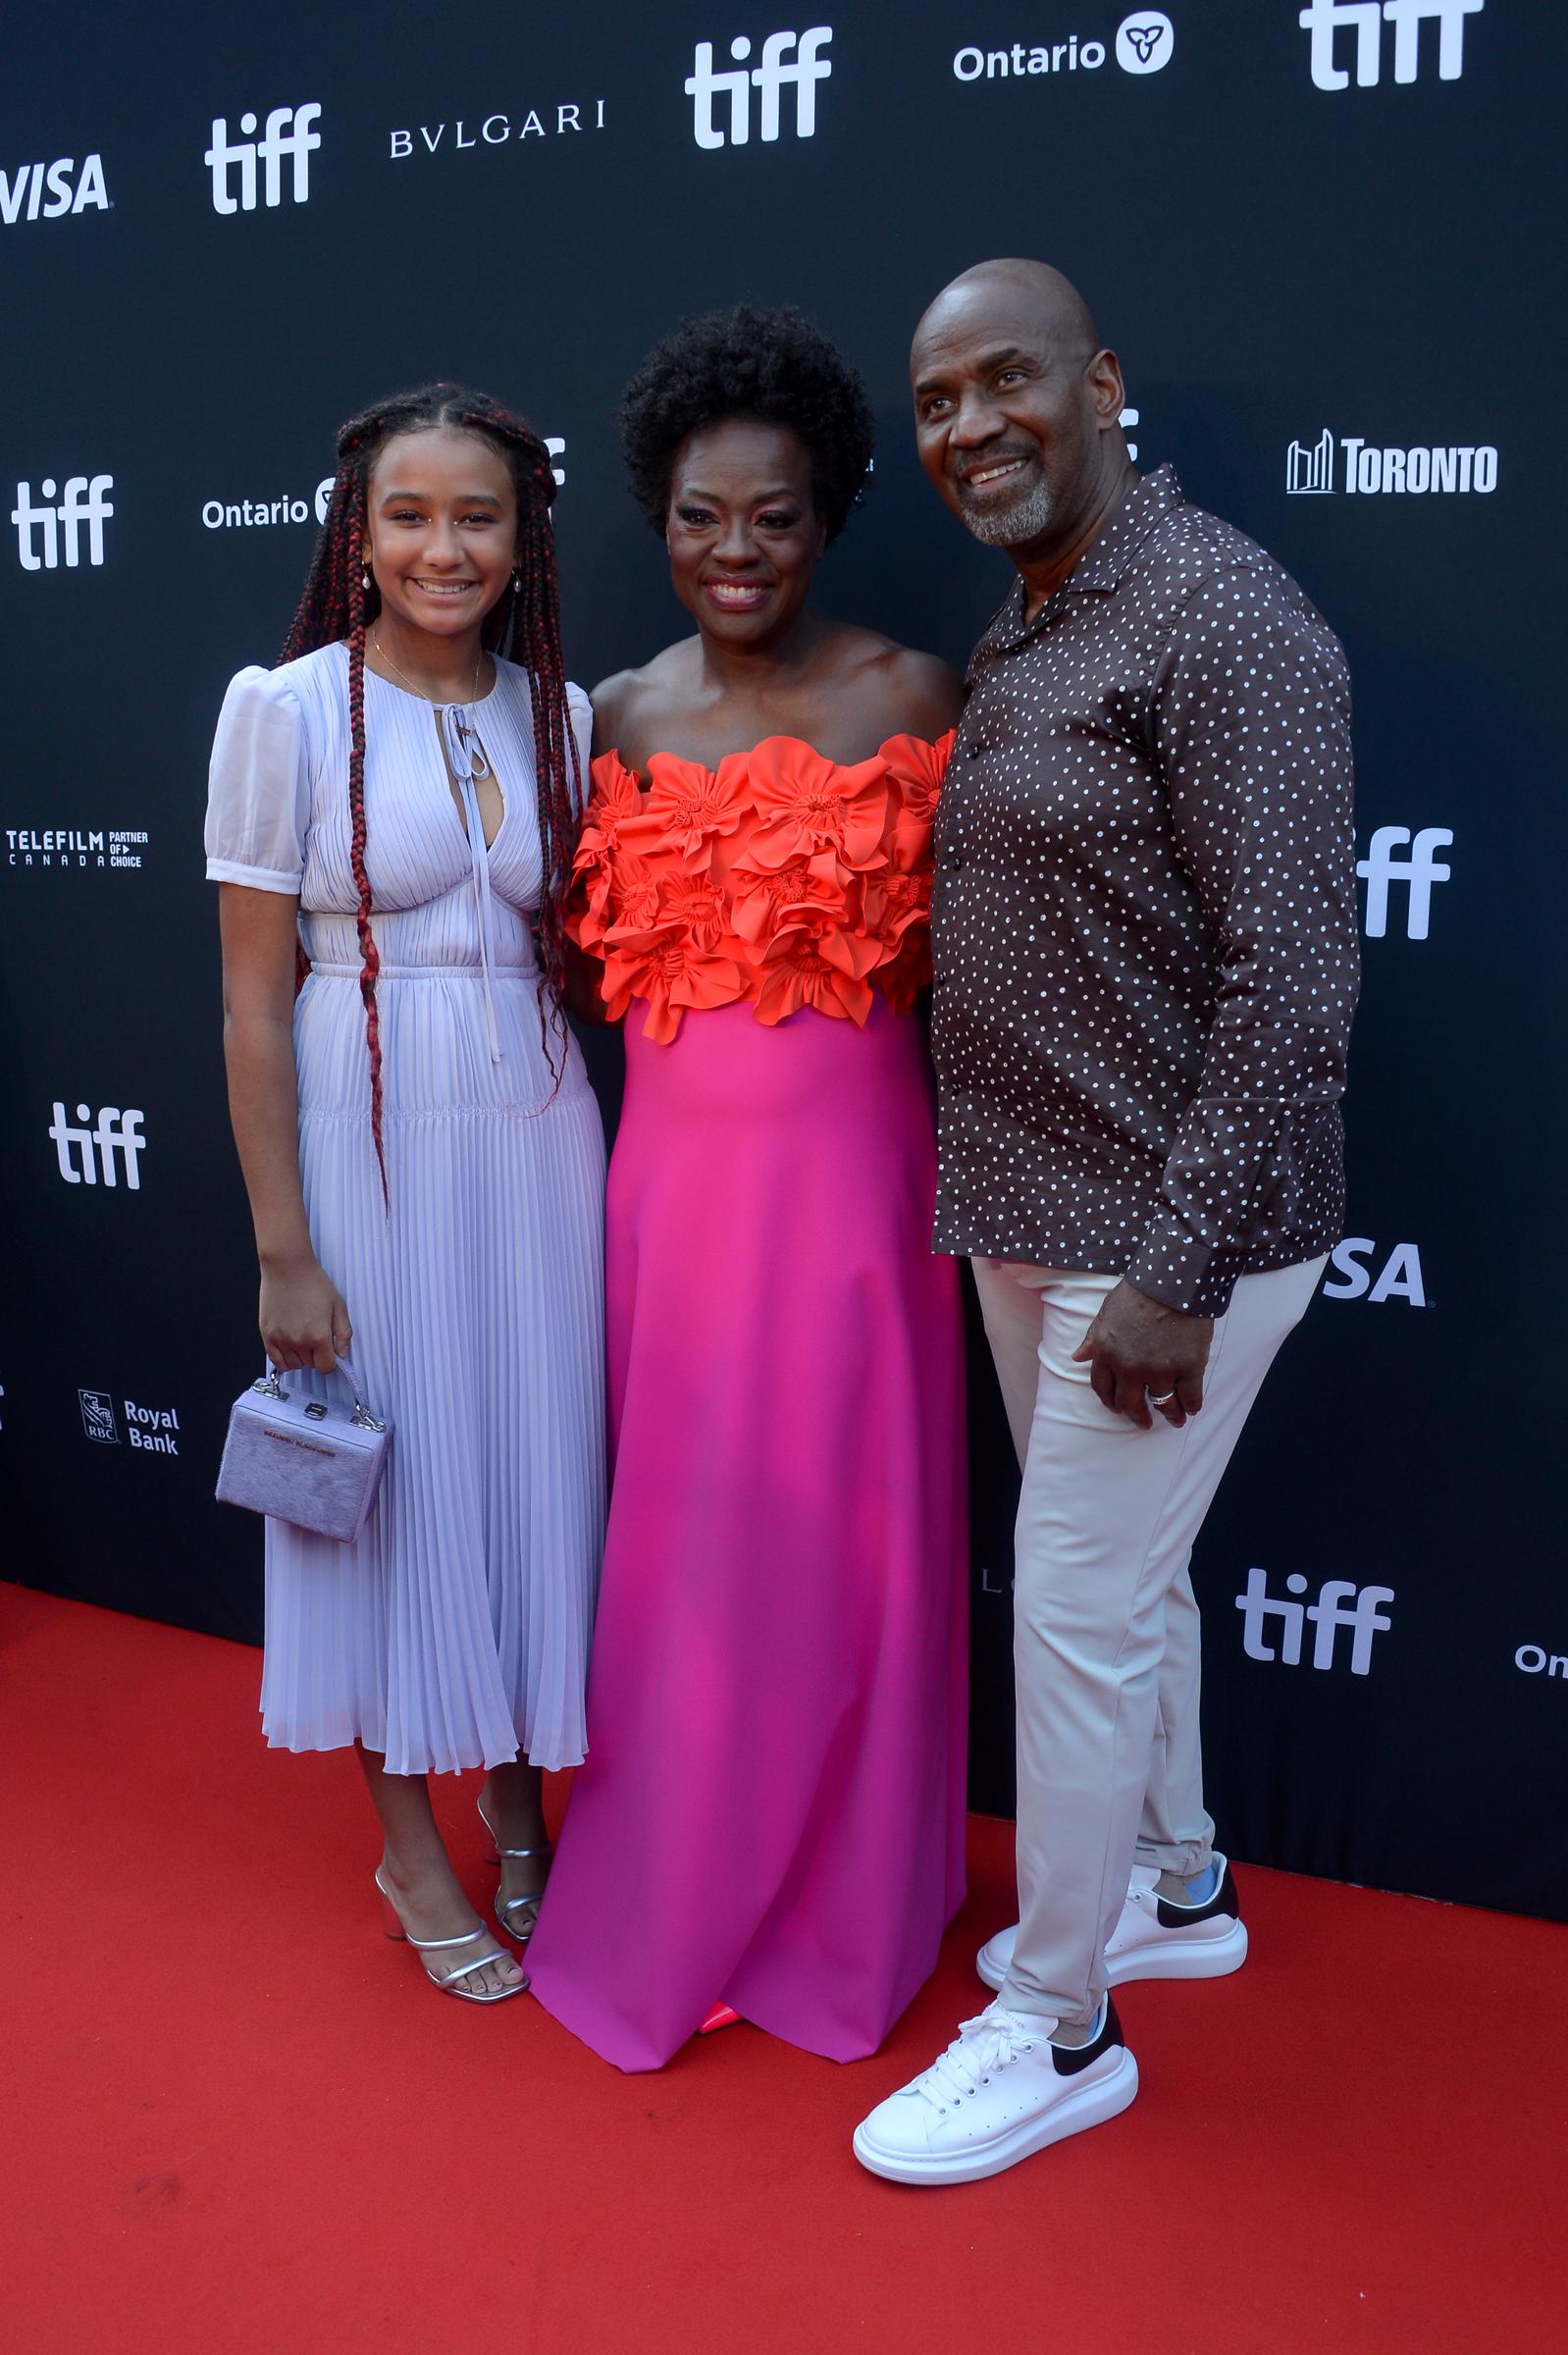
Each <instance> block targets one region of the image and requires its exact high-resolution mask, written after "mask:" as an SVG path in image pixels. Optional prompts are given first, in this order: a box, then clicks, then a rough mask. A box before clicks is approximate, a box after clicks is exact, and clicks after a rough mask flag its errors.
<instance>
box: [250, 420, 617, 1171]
mask: <svg viewBox="0 0 1568 2355" xmlns="http://www.w3.org/2000/svg"><path fill="white" fill-rule="evenodd" d="M441 427H445V428H448V429H451V430H455V431H458V432H462V433H471V434H477V435H480V436H482V437H483V439H484V440H486V441H487V442H490V443H491V444H492V445H494V446H495V448H496V449H497V451H498V452H499V454H500V456H501V457H502V458H503V459H504V460H505V463H506V467H507V470H508V472H509V473H510V475H511V478H512V483H513V486H514V488H515V490H516V493H517V553H516V561H515V564H514V566H513V569H512V573H511V577H510V579H509V581H508V583H507V586H506V588H505V589H504V590H503V592H502V593H501V595H500V597H499V598H497V602H496V603H495V604H494V605H493V606H492V607H491V609H490V611H489V612H488V613H487V614H486V616H485V619H484V622H483V624H482V627H481V638H482V641H483V643H484V645H485V647H486V648H487V649H488V650H489V651H490V652H491V653H493V654H500V655H502V656H507V655H510V656H512V658H513V659H515V660H516V661H518V662H520V663H521V664H522V665H523V666H524V668H525V669H526V670H527V673H528V686H529V694H530V698H531V700H532V704H533V713H534V773H535V782H536V792H537V799H538V805H539V840H540V848H541V851H542V853H543V856H544V892H543V896H542V898H541V900H540V907H539V950H540V964H541V966H542V968H543V971H544V980H545V987H544V989H543V990H542V991H541V992H540V1000H539V1027H540V1037H541V1039H542V1040H543V1042H544V1047H545V1055H546V1060H547V1061H548V1063H549V1068H550V1070H551V1072H552V1073H553V1074H554V1080H555V1085H556V1087H557V1088H558V1087H559V1085H560V1082H561V1075H562V1073H563V1072H564V1070H565V1068H566V1066H565V1055H564V1051H563V1052H562V1054H561V1058H560V1061H559V1063H558V1064H557V1062H556V1059H555V1055H554V1053H553V1052H552V1049H551V1043H550V1039H551V1033H553V1034H554V1037H555V1039H556V1040H557V1041H558V1042H559V1043H560V1045H561V1047H562V1049H563V1050H564V1046H565V1042H566V1037H567V1030H566V1013H565V987H566V946H565V943H566V933H565V926H564V923H563V920H562V919H563V913H564V908H565V900H566V888H567V884H568V882H569V880H570V875H571V862H572V851H573V846H574V841H575V837H576V832H577V822H578V821H577V812H578V810H579V808H580V806H581V802H582V778H581V775H580V772H579V764H578V757H577V742H576V739H575V737H574V736H573V734H572V726H571V715H570V713H569V711H568V709H567V706H566V670H565V665H564V663H563V661H562V659H561V646H560V615H559V609H558V603H557V599H556V591H555V548H554V537H553V534H552V532H551V529H550V522H549V508H550V503H551V501H552V500H553V498H554V497H555V477H554V474H553V472H552V471H551V468H550V462H549V451H548V450H547V449H546V447H545V445H544V443H543V442H542V441H541V440H540V438H539V436H538V435H537V434H536V433H535V432H534V431H533V429H532V427H530V426H528V425H526V424H525V423H524V421H523V419H522V418H521V417H519V416H517V415H516V414H515V412H514V411H513V410H511V409H507V408H503V407H502V406H501V404H500V402H499V401H497V400H492V399H491V398H490V396H489V394H488V393H485V392H467V391H465V390H464V388H463V387H461V386H459V385H445V384H436V385H423V386H421V387H420V388H419V390H418V391H417V392H399V393H397V394H395V395H394V396H393V398H392V399H391V400H383V401H378V402H376V404H375V405H374V407H372V408H368V409H364V410H361V412H360V414H359V415H358V416H357V417H350V418H349V419H348V421H347V423H346V424H345V425H343V426H341V427H340V429H339V433H338V475H337V480H336V481H335V482H334V484H333V487H332V497H331V499H330V500H329V502H328V506H327V516H326V520H325V522H324V523H323V524H322V527H321V533H320V536H319V537H318V539H317V542H316V552H315V554H314V555H313V556H312V558H311V563H310V571H309V573H308V574H307V576H306V579H305V587H304V593H303V595H302V596H301V598H300V600H299V609H298V611H297V612H296V613H295V615H294V618H293V624H292V626H291V628H290V629H289V632H288V636H287V639H286V640H285V642H284V650H283V653H282V654H281V655H280V656H279V659H280V661H283V662H291V661H293V660H294V659H295V658H296V657H297V656H298V655H300V654H312V653H314V651H315V649H316V648H317V647H320V646H333V645H336V644H338V643H339V641H340V640H346V641H347V645H348V717H349V726H350V731H351V751H350V754H349V760H348V813H349V861H350V864H351V865H352V868H353V876H354V885H355V889H356V890H357V892H358V895H359V904H358V909H357V922H358V930H359V953H360V957H361V960H362V965H361V969H360V975H359V991H360V995H361V997H362V998H363V999H364V1002H365V1043H366V1046H367V1048H368V1050H369V1056H370V1127H371V1135H372V1137H373V1138H374V1140H375V1146H376V1162H377V1166H378V1168H379V1169H380V1171H381V1183H382V1192H383V1195H385V1194H386V1191H387V1162H386V1157H385V1154H384V1153H383V1150H382V1133H381V1128H382V1095H381V1022H380V1017H379V1015H378V1013H377V1008H376V976H377V973H378V971H379V969H380V964H381V958H380V954H379V952H378V950H377V947H376V936H375V934H374V932H373V931H372V929H371V922H370V918H371V897H370V882H369V878H368V876H367V875H366V872H365V630H366V627H367V625H368V624H370V623H371V622H373V621H374V620H375V618H376V616H377V614H378V613H379V612H380V611H381V592H380V590H379V589H378V588H377V586H376V584H375V582H374V580H372V581H371V582H370V584H369V586H368V587H367V586H366V584H365V554H364V550H365V520H366V496H367V492H368V489H369V484H370V477H371V472H372V470H373V468H374V466H375V464H376V460H377V458H378V457H379V456H380V455H381V452H382V450H383V448H384V447H385V446H386V445H387V443H388V442H390V441H391V440H392V436H393V435H394V434H413V433H428V432H431V431H433V430H435V429H437V428H441ZM547 999H548V1001H549V1017H548V1020H547V1014H546V1001H547Z"/></svg>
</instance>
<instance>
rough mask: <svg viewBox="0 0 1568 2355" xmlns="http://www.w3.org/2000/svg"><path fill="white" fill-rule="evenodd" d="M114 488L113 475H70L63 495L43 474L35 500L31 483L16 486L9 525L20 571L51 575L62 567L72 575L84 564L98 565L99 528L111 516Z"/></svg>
mask: <svg viewBox="0 0 1568 2355" xmlns="http://www.w3.org/2000/svg"><path fill="white" fill-rule="evenodd" d="M114 487H115V478H114V476H113V475H112V474H73V475H68V476H67V478H66V485H65V489H64V491H61V490H60V488H59V485H58V484H57V483H56V481H55V478H54V476H53V475H52V474H46V475H45V476H44V477H43V479H42V481H41V482H40V483H39V485H38V496H37V497H36V498H34V497H33V496H32V485H31V483H30V482H24V483H18V485H17V502H16V505H15V506H14V507H13V508H12V510H11V520H12V523H13V524H14V525H15V526H16V534H17V557H18V560H19V562H20V563H21V565H22V569H23V571H24V572H55V571H58V570H59V568H60V566H61V565H62V564H63V565H64V566H65V568H66V570H67V571H68V572H75V571H76V569H77V567H78V565H79V564H81V563H82V562H83V560H85V562H87V563H88V564H101V563H102V562H103V560H104V542H103V527H104V525H105V524H106V523H107V522H108V521H109V519H110V517H111V516H112V515H113V513H114V503H113V501H112V500H111V498H110V497H109V494H110V492H111V491H112V490H113V489H114ZM57 502H58V503H57Z"/></svg>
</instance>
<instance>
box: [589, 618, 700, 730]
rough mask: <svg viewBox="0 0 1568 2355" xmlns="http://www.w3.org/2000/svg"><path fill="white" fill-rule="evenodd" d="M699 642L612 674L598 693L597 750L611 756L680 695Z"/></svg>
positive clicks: (670, 649)
mask: <svg viewBox="0 0 1568 2355" xmlns="http://www.w3.org/2000/svg"><path fill="white" fill-rule="evenodd" d="M697 643H698V642H697V640H696V639H695V638H682V639H678V640H677V641H676V643H675V644H674V645H673V646H666V647H664V648H663V649H662V651H661V652H660V653H658V654H655V655H654V656H653V660H652V661H650V662H642V663H639V664H636V665H635V666H634V667H632V668H630V669H627V670H616V671H612V672H611V673H610V675H609V677H608V678H605V679H601V681H600V683H599V685H598V686H597V687H596V688H595V689H594V694H593V705H594V750H595V752H596V753H603V752H610V751H613V750H615V749H616V748H617V747H618V746H620V745H621V744H623V743H624V742H626V741H627V740H629V739H630V738H631V737H633V736H636V735H638V734H639V733H640V727H639V723H640V721H641V720H642V719H643V718H644V717H646V716H647V715H648V714H649V712H650V711H651V710H653V709H656V708H657V707H659V706H660V705H661V704H663V703H664V702H666V701H667V700H668V699H669V698H670V697H671V696H674V695H678V694H679V690H680V685H681V681H682V679H683V677H684V676H685V675H686V673H687V672H688V671H689V670H690V667H691V661H692V650H693V648H694V647H695V646H696V645H697Z"/></svg>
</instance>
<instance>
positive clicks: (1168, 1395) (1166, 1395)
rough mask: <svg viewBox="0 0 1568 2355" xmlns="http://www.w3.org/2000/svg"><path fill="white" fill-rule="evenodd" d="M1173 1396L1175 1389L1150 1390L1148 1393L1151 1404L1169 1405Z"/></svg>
mask: <svg viewBox="0 0 1568 2355" xmlns="http://www.w3.org/2000/svg"><path fill="white" fill-rule="evenodd" d="M1175 1396H1176V1392H1175V1390H1150V1392H1149V1393H1148V1397H1149V1404H1150V1405H1151V1406H1169V1405H1170V1403H1171V1401H1172V1399H1173V1398H1174V1397H1175Z"/></svg>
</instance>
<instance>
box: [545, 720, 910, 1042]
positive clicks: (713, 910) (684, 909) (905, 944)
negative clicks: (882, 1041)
mask: <svg viewBox="0 0 1568 2355" xmlns="http://www.w3.org/2000/svg"><path fill="white" fill-rule="evenodd" d="M952 747H953V734H952V731H951V730H949V732H948V734H947V735H945V736H944V737H942V738H941V739H940V740H939V741H938V742H937V743H936V744H927V743H925V742H924V741H923V739H922V738H920V737H918V736H890V737H889V738H888V740H887V742H886V743H885V744H884V745H883V746H882V747H881V748H880V750H879V751H878V752H876V753H874V754H873V755H872V756H871V758H870V759H868V760H858V761H856V762H855V763H854V764H853V765H852V766H849V767H846V766H844V765H842V764H841V763H840V762H838V761H836V760H829V759H826V758H825V757H824V756H823V755H822V754H821V753H818V752H815V751H813V749H812V747H811V746H810V745H809V744H803V743H802V741H801V740H800V738H799V737H798V736H769V737H767V738H766V739H765V740H764V741H763V742H762V743H761V744H759V745H758V746H757V747H756V748H755V750H754V751H752V752H749V753H731V754H729V755H728V757H727V758H726V759H723V760H721V761H720V762H719V764H718V766H717V768H705V767H704V766H703V765H702V763H701V761H697V760H683V759H679V758H678V757H677V756H676V755H675V754H673V753H655V754H653V758H652V759H650V761H649V764H648V768H649V781H648V784H647V785H646V786H641V785H639V783H638V780H637V778H636V777H635V776H634V775H633V774H632V772H631V770H630V769H629V768H627V767H626V766H625V765H624V763H623V762H622V760H621V759H620V757H619V755H618V754H616V753H601V755H600V756H599V758H598V759H597V760H595V762H594V764H593V778H594V791H593V794H592V797H591V798H590V801H589V804H588V808H587V811H585V812H584V817H583V830H582V834H581V836H580V837H579V840H578V845H577V857H576V860H575V862H574V864H573V868H572V891H571V900H570V904H569V908H568V913H567V919H566V927H567V930H568V931H569V933H570V934H571V937H572V938H573V940H575V941H576V942H577V944H578V946H579V947H580V948H582V949H586V950H588V951H589V952H590V953H591V954H592V955H594V956H596V957H599V958H601V960H602V961H603V967H604V977H603V994H604V1000H605V1005H606V1008H607V1010H608V1013H609V1015H610V1018H611V1020H613V1019H614V1018H615V1017H616V1016H618V1015H621V1014H624V1013H625V1012H626V1010H627V1008H628V1007H629V1006H630V1004H631V1002H632V1000H633V999H634V998H641V999H643V1000H644V1001H645V1003H646V1004H647V1007H648V1015H647V1019H646V1021H644V1024H643V1029H644V1032H645V1035H646V1036H647V1037H649V1038H651V1039H654V1040H656V1041H657V1042H658V1043H659V1044H660V1045H668V1043H669V1042H670V1040H671V1039H673V1038H674V1037H675V1036H676V1034H677V1032H678V1031H679V1029H680V1026H681V1021H682V1017H683V1016H684V1014H685V1012H686V1010H687V1008H688V1007H698V1008H705V1009H706V1008H708V1007H713V1006H730V1005H734V1004H737V1003H739V1002H741V1001H743V1000H750V1002H751V1003H752V1005H753V1007H754V1008H755V1010H756V1015H757V1020H758V1021H759V1022H765V1023H773V1022H781V1021H784V1020H785V1018H786V1017H787V1016H789V1015H792V1014H795V1013H798V1012H799V1011H800V1009H801V1008H802V1007H804V1006H811V1007H814V1008H815V1009H816V1011H817V1012H818V1013H819V1014H826V1015H831V1016H832V1017H834V1019H835V1020H837V1021H846V1020H848V1021H854V1022H863V1021H865V1018H866V1016H867V1015H868V1014H869V1012H870V1010H871V995H872V991H873V989H875V990H880V991H881V993H882V994H883V996H884V997H886V998H887V1000H888V1002H889V1003H890V1005H892V1006H893V1007H895V1008H896V1009H897V1010H898V1011H899V1012H901V1013H902V1012H906V1011H907V1010H908V1009H909V1008H910V1007H911V1006H912V1005H913V1004H914V1002H915V995H916V993H917V992H918V991H919V990H920V989H921V988H923V987H924V985H925V983H926V982H927V981H928V980H929V979H930V977H931V942H930V911H931V821H932V818H933V816H934V814H935V811H936V799H937V794H938V792H939V790H940V788H941V783H942V772H943V770H944V769H945V767H946V766H947V758H948V754H949V753H950V752H951V750H952Z"/></svg>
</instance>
